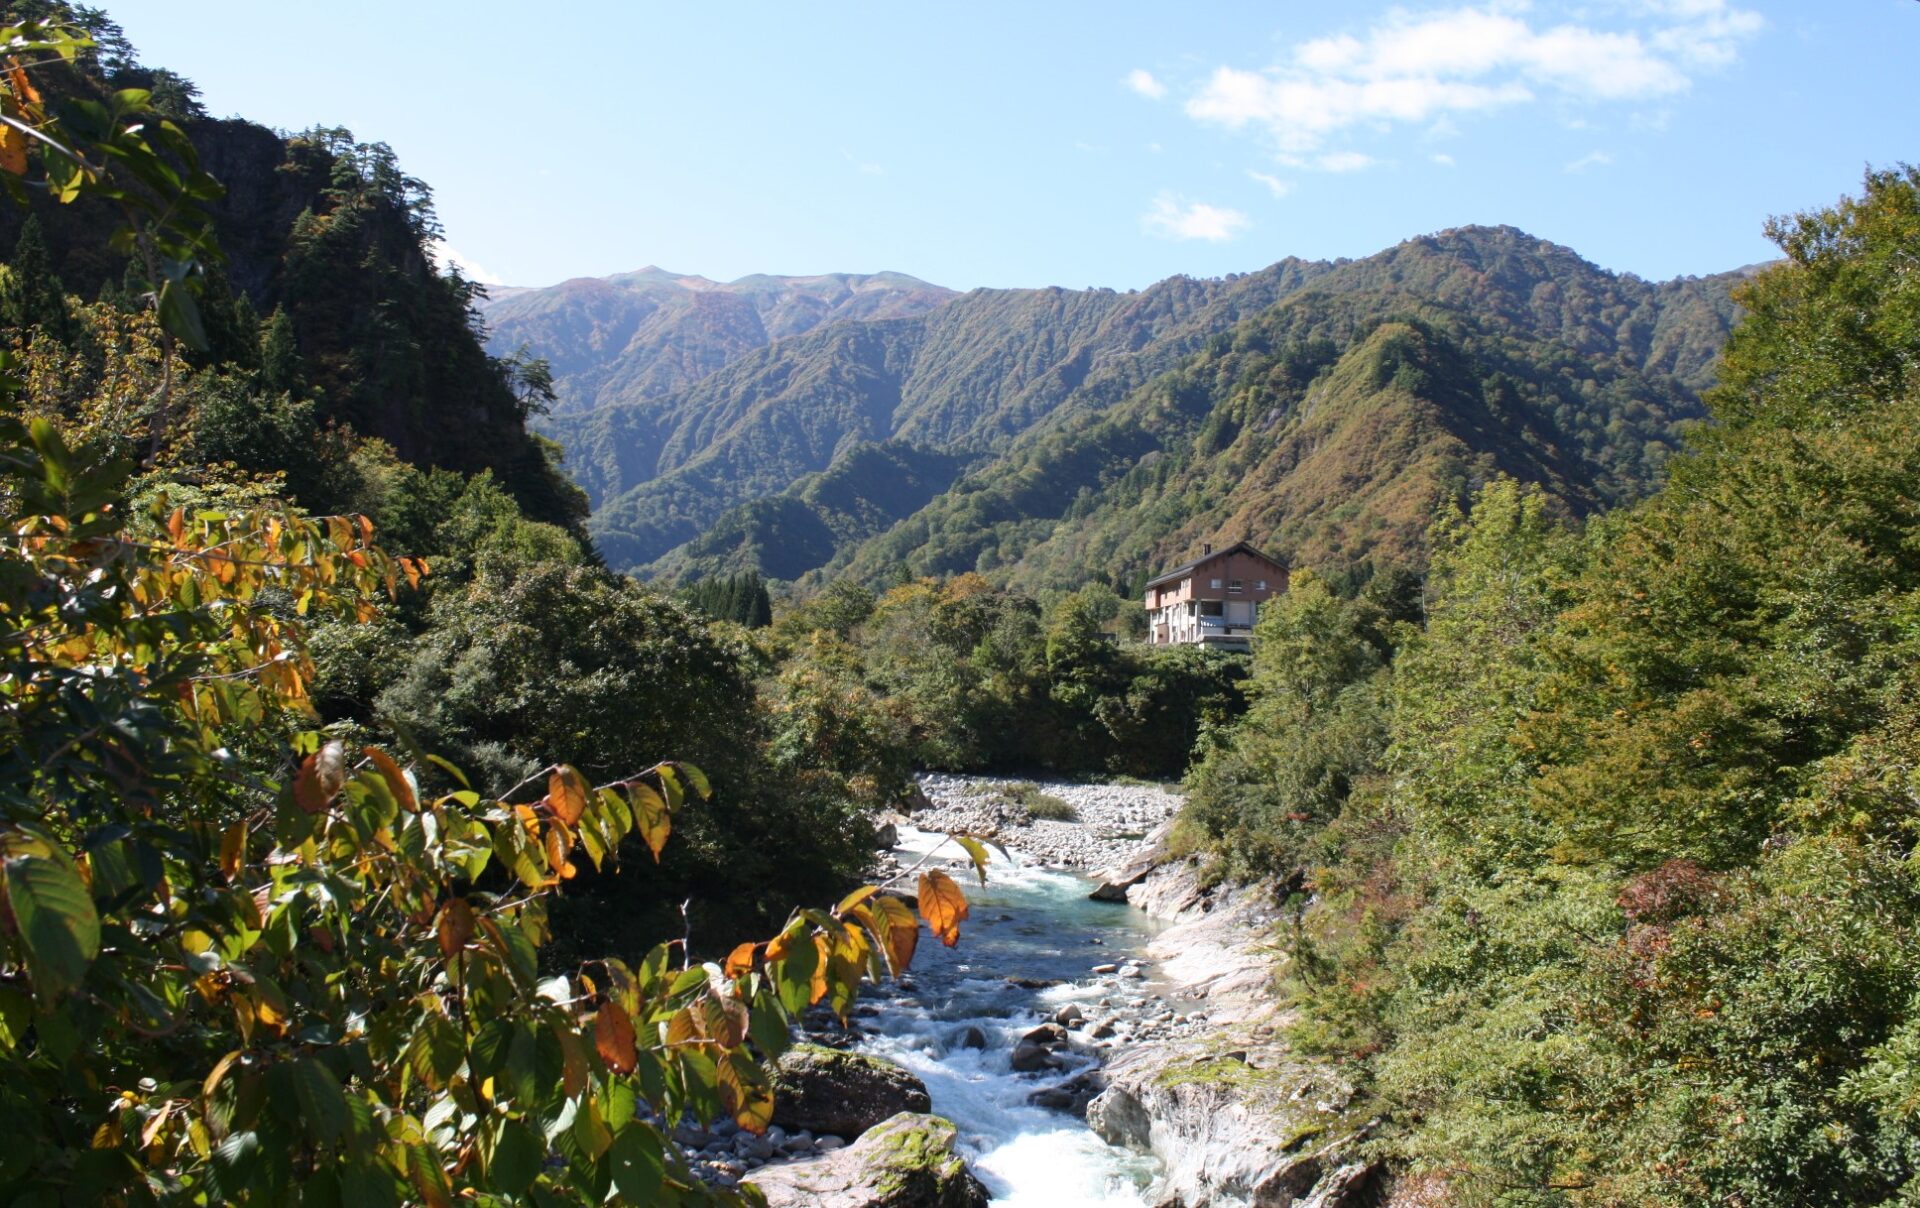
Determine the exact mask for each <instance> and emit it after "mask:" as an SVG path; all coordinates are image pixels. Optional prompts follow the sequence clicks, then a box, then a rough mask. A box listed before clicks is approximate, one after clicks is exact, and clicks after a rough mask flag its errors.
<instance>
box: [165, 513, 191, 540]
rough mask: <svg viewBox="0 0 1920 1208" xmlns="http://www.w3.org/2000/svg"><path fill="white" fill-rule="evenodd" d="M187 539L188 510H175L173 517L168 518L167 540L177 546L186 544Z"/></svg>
mask: <svg viewBox="0 0 1920 1208" xmlns="http://www.w3.org/2000/svg"><path fill="white" fill-rule="evenodd" d="M186 539H187V509H185V508H175V509H173V515H171V516H168V517H167V540H169V541H171V542H173V543H174V544H175V545H180V544H182V543H184V542H185V541H186Z"/></svg>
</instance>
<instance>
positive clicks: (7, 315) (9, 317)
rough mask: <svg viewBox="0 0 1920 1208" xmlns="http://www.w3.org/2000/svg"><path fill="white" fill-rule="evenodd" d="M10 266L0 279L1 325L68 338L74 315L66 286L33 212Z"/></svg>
mask: <svg viewBox="0 0 1920 1208" xmlns="http://www.w3.org/2000/svg"><path fill="white" fill-rule="evenodd" d="M7 270H8V271H7V276H6V278H5V281H4V283H0V326H4V327H10V328H13V329H14V330H16V331H24V330H26V329H27V328H29V327H38V328H40V329H41V330H43V331H45V332H47V333H48V334H49V335H51V336H53V337H54V338H56V339H60V340H65V339H66V338H67V337H68V335H69V334H70V332H71V329H72V316H71V314H69V313H68V311H67V295H66V290H65V289H64V288H63V287H62V286H61V284H60V278H59V277H57V276H55V275H54V272H53V259H52V257H51V256H49V255H48V254H47V241H46V236H45V234H44V233H43V232H42V231H41V229H40V220H39V218H37V217H35V216H32V215H29V216H28V217H27V221H26V222H25V223H24V224H23V225H22V226H21V228H20V238H19V240H18V241H17V242H16V243H15V244H14V245H13V255H12V257H11V258H10V259H9V260H8V262H7Z"/></svg>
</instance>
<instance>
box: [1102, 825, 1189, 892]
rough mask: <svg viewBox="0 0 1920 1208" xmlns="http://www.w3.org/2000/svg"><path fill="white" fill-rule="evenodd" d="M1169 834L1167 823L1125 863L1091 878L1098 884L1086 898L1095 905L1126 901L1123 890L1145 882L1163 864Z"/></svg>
mask: <svg viewBox="0 0 1920 1208" xmlns="http://www.w3.org/2000/svg"><path fill="white" fill-rule="evenodd" d="M1172 833H1173V821H1172V820H1171V819H1169V820H1167V821H1166V822H1163V823H1161V824H1160V825H1159V826H1157V827H1155V828H1154V830H1153V833H1152V834H1150V835H1148V836H1147V837H1146V839H1145V841H1143V842H1142V843H1141V844H1140V846H1139V847H1138V848H1137V849H1135V851H1134V852H1133V853H1132V854H1131V855H1130V856H1129V857H1128V858H1127V859H1126V860H1123V861H1122V862H1120V863H1119V864H1116V865H1114V866H1113V867H1111V868H1107V869H1103V870H1102V871H1100V872H1096V873H1094V874H1093V879H1094V880H1096V881H1098V882H1099V884H1098V885H1097V886H1095V887H1094V890H1093V892H1092V893H1090V894H1088V895H1087V896H1088V897H1090V898H1092V899H1093V900H1094V901H1096V902H1124V901H1126V900H1127V890H1129V889H1132V888H1133V887H1134V886H1135V885H1138V884H1139V883H1140V882H1142V881H1144V880H1146V879H1147V875H1148V874H1149V873H1151V872H1152V871H1153V870H1154V869H1156V868H1158V867H1160V865H1161V864H1163V863H1165V862H1166V858H1167V836H1168V835H1170V834H1172Z"/></svg>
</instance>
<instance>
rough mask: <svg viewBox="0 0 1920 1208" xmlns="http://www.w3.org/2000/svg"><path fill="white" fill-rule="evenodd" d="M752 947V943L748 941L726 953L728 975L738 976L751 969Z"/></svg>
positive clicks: (749, 971)
mask: <svg viewBox="0 0 1920 1208" xmlns="http://www.w3.org/2000/svg"><path fill="white" fill-rule="evenodd" d="M753 949H754V945H753V943H752V942H751V941H749V942H748V943H745V944H741V945H740V946H739V947H737V948H735V949H734V950H733V951H732V952H729V953H728V954H727V965H726V968H727V976H728V977H740V976H741V975H743V974H746V973H751V972H752V971H753Z"/></svg>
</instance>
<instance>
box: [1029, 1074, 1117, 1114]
mask: <svg viewBox="0 0 1920 1208" xmlns="http://www.w3.org/2000/svg"><path fill="white" fill-rule="evenodd" d="M1106 1085H1107V1082H1106V1079H1105V1078H1104V1077H1103V1076H1102V1075H1101V1073H1100V1071H1099V1070H1083V1071H1081V1072H1080V1073H1078V1074H1075V1075H1074V1076H1073V1077H1071V1078H1069V1079H1067V1080H1066V1081H1065V1082H1062V1083H1061V1084H1060V1085H1058V1086H1047V1087H1042V1088H1041V1089H1039V1090H1037V1091H1035V1092H1033V1093H1032V1094H1031V1095H1028V1096H1027V1102H1028V1103H1031V1104H1033V1105H1034V1106H1035V1107H1044V1108H1047V1109H1048V1110H1050V1111H1056V1112H1066V1113H1067V1114H1068V1115H1072V1116H1084V1115H1086V1114H1087V1105H1088V1104H1090V1103H1092V1102H1093V1100H1094V1097H1095V1096H1097V1095H1098V1094H1099V1093H1100V1092H1101V1091H1103V1090H1105V1089H1106Z"/></svg>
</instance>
